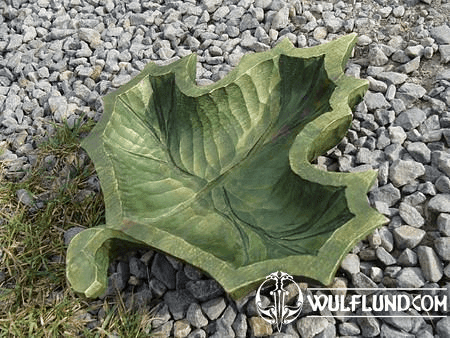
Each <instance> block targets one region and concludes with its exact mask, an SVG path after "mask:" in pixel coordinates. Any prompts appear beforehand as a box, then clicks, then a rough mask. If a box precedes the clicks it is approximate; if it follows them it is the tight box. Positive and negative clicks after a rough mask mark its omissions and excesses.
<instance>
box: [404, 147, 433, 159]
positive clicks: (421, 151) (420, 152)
mask: <svg viewBox="0 0 450 338" xmlns="http://www.w3.org/2000/svg"><path fill="white" fill-rule="evenodd" d="M406 149H407V150H408V152H409V153H410V154H411V156H412V157H413V158H414V159H415V160H416V161H418V162H420V163H423V164H425V163H429V162H430V161H431V150H430V149H429V148H428V147H427V146H426V145H425V144H424V143H422V142H412V143H410V144H408V146H407V147H406Z"/></svg>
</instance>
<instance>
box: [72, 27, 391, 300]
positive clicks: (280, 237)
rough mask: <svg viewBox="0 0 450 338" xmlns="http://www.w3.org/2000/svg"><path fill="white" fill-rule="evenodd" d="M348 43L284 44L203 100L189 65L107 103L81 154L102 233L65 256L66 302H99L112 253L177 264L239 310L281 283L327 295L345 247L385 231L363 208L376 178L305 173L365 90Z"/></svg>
mask: <svg viewBox="0 0 450 338" xmlns="http://www.w3.org/2000/svg"><path fill="white" fill-rule="evenodd" d="M355 41H356V35H354V34H352V35H348V36H345V37H342V38H340V39H338V40H335V41H333V42H330V43H327V44H324V45H321V46H317V47H313V48H305V49H298V48H294V47H293V46H292V44H291V43H290V42H289V40H288V39H285V40H283V41H282V42H281V43H280V44H278V45H277V46H276V47H275V48H274V49H272V50H270V51H268V52H264V53H257V54H251V55H246V56H244V57H243V58H242V60H241V62H240V64H239V65H238V66H237V67H236V69H234V70H233V71H232V72H231V73H230V74H228V75H227V76H226V77H225V78H224V79H222V80H220V81H218V82H217V83H214V84H211V85H209V86H204V87H199V86H197V85H196V84H195V74H196V56H195V55H194V54H192V55H189V56H186V57H184V58H182V59H180V60H178V61H176V62H174V63H172V64H170V65H167V66H157V65H155V64H153V63H150V64H148V65H147V66H146V67H145V69H144V70H143V71H142V72H141V73H140V74H139V75H138V76H136V77H135V78H134V79H132V80H131V81H130V82H128V83H127V84H125V85H124V86H122V87H121V88H120V89H119V90H117V91H115V92H113V93H111V94H108V95H106V96H105V98H104V103H105V110H104V113H103V117H102V119H101V121H100V122H99V123H98V124H97V126H96V127H95V128H94V130H93V131H92V132H91V134H90V135H89V136H88V137H87V138H86V139H85V140H84V142H83V144H82V145H83V147H84V148H85V149H86V150H87V152H88V154H89V155H90V156H91V158H92V159H93V161H94V164H95V168H96V170H97V173H98V175H99V178H100V182H101V186H102V189H103V194H104V199H105V205H106V225H104V226H101V227H98V228H92V229H87V230H85V231H83V232H81V233H80V234H78V235H77V236H76V237H75V238H74V239H73V240H72V242H71V243H70V246H69V249H68V253H67V277H68V279H69V281H70V283H71V285H72V287H73V289H74V290H75V291H77V292H80V293H83V294H85V295H86V296H87V297H97V296H100V295H101V294H102V293H103V292H104V291H105V288H106V284H107V275H106V272H107V267H108V264H109V259H111V257H112V256H113V255H114V253H115V252H116V249H115V245H113V244H117V243H119V242H120V241H122V242H123V243H127V244H132V245H133V244H135V245H148V246H151V247H153V248H156V249H158V250H161V251H163V252H165V253H168V254H170V255H173V256H175V257H178V258H180V259H182V260H184V261H186V262H188V263H190V264H192V265H194V266H196V267H198V268H200V269H202V270H203V271H205V272H207V273H208V274H209V275H211V276H212V277H213V278H215V279H216V280H217V281H218V282H219V283H221V285H222V286H223V287H224V289H225V290H226V291H227V292H229V293H230V294H231V295H232V296H233V297H234V298H238V297H240V296H242V295H244V294H245V293H246V292H248V291H249V290H250V289H252V288H254V287H255V286H256V285H258V284H259V283H260V282H261V281H262V280H263V279H264V278H265V276H267V275H269V274H270V273H272V272H273V271H276V270H283V271H286V272H288V273H289V274H291V275H295V276H301V277H305V278H308V279H314V280H317V281H320V282H322V283H323V284H328V283H330V281H331V280H332V277H333V276H334V273H335V272H336V270H337V268H338V266H339V263H340V261H341V259H342V258H343V256H344V255H345V254H346V253H347V252H348V251H349V250H350V249H351V248H352V246H353V245H354V244H355V243H356V242H357V241H358V240H360V239H361V238H363V237H365V236H366V235H367V234H369V233H370V232H371V231H372V230H373V229H374V228H376V227H378V226H380V225H381V224H383V223H384V222H385V218H384V217H383V216H382V215H381V214H379V213H377V212H376V211H375V210H374V209H372V208H370V207H369V205H368V202H367V198H366V194H367V192H368V190H369V188H370V187H371V185H372V183H373V182H374V180H375V178H376V172H374V171H368V172H362V173H352V174H349V173H331V172H325V171H321V170H319V169H317V168H316V167H315V166H314V165H312V164H311V161H312V160H314V159H315V158H316V157H317V156H319V155H320V154H322V153H323V152H325V151H326V150H328V149H330V148H331V147H333V146H334V145H336V144H337V143H338V142H339V141H340V140H341V138H342V137H343V136H344V135H345V133H346V132H347V129H348V127H349V125H350V123H351V119H352V113H351V107H353V106H354V105H355V104H356V103H357V102H359V101H360V100H361V98H362V97H363V95H364V93H365V91H366V90H367V82H366V81H363V80H358V79H354V78H350V77H347V76H345V75H344V74H343V67H344V65H345V63H346V62H347V59H348V57H349V55H350V53H351V50H352V48H353V46H354V44H355Z"/></svg>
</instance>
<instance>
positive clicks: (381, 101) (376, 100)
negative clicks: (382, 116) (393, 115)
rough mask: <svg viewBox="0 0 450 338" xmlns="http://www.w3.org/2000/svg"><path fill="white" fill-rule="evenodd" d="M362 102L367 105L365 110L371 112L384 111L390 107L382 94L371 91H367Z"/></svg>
mask: <svg viewBox="0 0 450 338" xmlns="http://www.w3.org/2000/svg"><path fill="white" fill-rule="evenodd" d="M364 102H365V103H366V105H367V109H369V110H371V111H373V110H376V109H386V108H389V107H390V106H391V105H390V104H389V102H387V101H386V99H385V98H384V95H383V94H381V93H372V92H371V91H367V93H366V96H365V97H364Z"/></svg>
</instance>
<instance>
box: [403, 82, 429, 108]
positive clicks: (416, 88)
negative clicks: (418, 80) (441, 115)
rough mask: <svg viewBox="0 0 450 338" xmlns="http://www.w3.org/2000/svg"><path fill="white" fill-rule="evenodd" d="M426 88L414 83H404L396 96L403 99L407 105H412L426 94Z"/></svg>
mask: <svg viewBox="0 0 450 338" xmlns="http://www.w3.org/2000/svg"><path fill="white" fill-rule="evenodd" d="M426 92H427V91H426V89H425V88H423V87H422V86H420V85H417V84H414V83H404V84H403V85H402V86H401V87H400V88H399V89H398V90H397V94H396V97H397V98H399V99H401V100H403V101H404V102H405V104H406V106H407V107H411V106H412V105H413V103H415V102H416V101H417V100H418V99H420V98H422V97H423V96H424V95H425V94H426Z"/></svg>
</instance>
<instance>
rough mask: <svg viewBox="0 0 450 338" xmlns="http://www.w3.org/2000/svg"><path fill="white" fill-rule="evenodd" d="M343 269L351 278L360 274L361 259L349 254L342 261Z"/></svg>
mask: <svg viewBox="0 0 450 338" xmlns="http://www.w3.org/2000/svg"><path fill="white" fill-rule="evenodd" d="M341 268H342V269H343V270H344V271H346V272H347V273H348V274H349V275H350V276H351V275H353V274H355V273H357V272H359V271H360V270H359V257H358V255H355V254H351V253H350V254H347V256H345V258H344V259H343V260H342V263H341Z"/></svg>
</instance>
